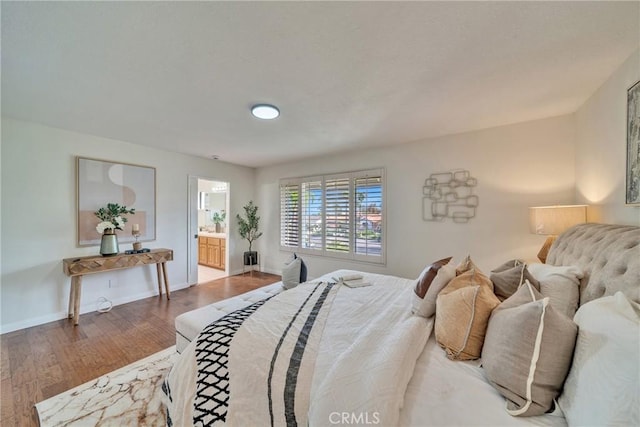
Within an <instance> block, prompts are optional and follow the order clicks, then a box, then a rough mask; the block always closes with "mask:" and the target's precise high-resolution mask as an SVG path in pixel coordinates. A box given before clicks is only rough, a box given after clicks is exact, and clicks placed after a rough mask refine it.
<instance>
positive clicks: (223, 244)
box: [220, 239, 227, 270]
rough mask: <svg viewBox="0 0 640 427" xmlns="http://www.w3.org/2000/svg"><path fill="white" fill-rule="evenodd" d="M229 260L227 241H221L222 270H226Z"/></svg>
mask: <svg viewBox="0 0 640 427" xmlns="http://www.w3.org/2000/svg"><path fill="white" fill-rule="evenodd" d="M226 259H227V245H226V241H225V239H220V268H221V269H223V270H224V269H225V268H226V267H225V263H226Z"/></svg>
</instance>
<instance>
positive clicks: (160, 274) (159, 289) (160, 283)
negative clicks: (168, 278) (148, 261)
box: [156, 263, 162, 297]
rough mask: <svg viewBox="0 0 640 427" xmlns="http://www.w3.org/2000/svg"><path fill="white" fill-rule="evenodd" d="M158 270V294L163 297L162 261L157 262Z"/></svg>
mask: <svg viewBox="0 0 640 427" xmlns="http://www.w3.org/2000/svg"><path fill="white" fill-rule="evenodd" d="M156 270H158V296H160V297H162V273H161V272H160V263H157V264H156Z"/></svg>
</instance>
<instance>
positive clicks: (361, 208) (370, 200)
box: [354, 173, 384, 257]
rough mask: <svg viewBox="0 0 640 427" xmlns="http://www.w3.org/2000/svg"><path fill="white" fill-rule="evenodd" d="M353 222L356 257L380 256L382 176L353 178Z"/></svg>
mask: <svg viewBox="0 0 640 427" xmlns="http://www.w3.org/2000/svg"><path fill="white" fill-rule="evenodd" d="M354 184H355V201H356V210H355V212H356V213H355V222H356V245H355V247H354V252H355V254H357V255H366V256H378V257H379V256H382V234H383V229H382V226H383V219H384V218H383V216H382V212H383V206H382V174H381V173H373V174H371V175H369V174H365V175H364V176H360V177H357V178H355V180H354Z"/></svg>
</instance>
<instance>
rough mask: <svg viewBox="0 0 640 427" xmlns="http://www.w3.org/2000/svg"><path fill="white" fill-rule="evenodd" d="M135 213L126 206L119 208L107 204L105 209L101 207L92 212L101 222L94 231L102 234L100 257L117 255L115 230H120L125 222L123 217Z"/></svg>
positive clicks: (115, 204) (114, 204)
mask: <svg viewBox="0 0 640 427" xmlns="http://www.w3.org/2000/svg"><path fill="white" fill-rule="evenodd" d="M135 211H136V210H135V209H128V208H127V207H126V206H121V205H119V204H117V203H107V207H106V208H104V207H103V208H100V209H98V210H97V211H95V212H94V214H95V215H96V216H97V217H98V218H99V219H100V220H101V222H100V223H99V224H98V225H97V226H96V231H97V232H98V233H100V234H102V240H101V242H100V254H101V255H102V256H112V255H117V253H118V252H119V248H118V236H117V235H116V230H122V228H123V227H124V224H125V223H126V222H127V218H126V217H125V216H124V215H133V214H135V213H136V212H135Z"/></svg>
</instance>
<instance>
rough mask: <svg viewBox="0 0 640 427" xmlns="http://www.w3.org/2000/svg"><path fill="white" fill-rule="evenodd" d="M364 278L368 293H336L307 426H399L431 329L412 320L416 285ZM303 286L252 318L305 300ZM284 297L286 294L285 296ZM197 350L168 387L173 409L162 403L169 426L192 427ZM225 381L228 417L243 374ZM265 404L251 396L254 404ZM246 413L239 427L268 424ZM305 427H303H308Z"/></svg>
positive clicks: (190, 351) (355, 290) (312, 386)
mask: <svg viewBox="0 0 640 427" xmlns="http://www.w3.org/2000/svg"><path fill="white" fill-rule="evenodd" d="M349 273H352V272H350V271H346V270H341V271H338V272H334V273H331V274H330V275H327V276H326V277H323V278H320V279H319V280H323V279H325V280H326V279H329V278H330V277H331V276H332V275H335V274H339V275H345V274H349ZM366 278H367V279H368V280H369V281H370V282H371V283H372V286H367V287H361V288H348V287H346V286H342V285H341V286H339V288H338V290H337V292H336V294H335V298H334V299H333V305H332V306H331V308H330V311H329V313H328V317H327V319H326V323H325V325H324V328H323V334H322V336H321V339H320V346H319V350H318V352H317V354H316V362H315V364H314V365H315V372H314V373H313V375H312V381H311V383H310V386H309V390H308V392H309V393H310V398H309V410H308V417H309V419H308V424H309V425H331V424H335V422H336V421H338V422H339V423H344V421H345V420H346V421H348V422H347V423H348V424H349V425H370V424H374V423H375V424H379V425H397V424H398V417H399V413H400V408H401V406H402V404H403V398H404V393H405V390H406V386H407V383H408V382H409V380H410V378H411V375H412V373H413V370H414V365H415V361H416V359H417V358H418V356H419V355H420V353H421V352H422V349H423V348H424V345H425V343H426V341H427V339H428V337H429V335H430V334H431V331H432V329H433V323H432V321H431V320H427V319H424V318H420V317H416V316H411V315H410V301H411V299H410V296H411V294H410V293H411V292H412V287H413V284H414V282H413V280H407V279H402V278H397V277H392V276H383V275H373V274H367V275H366ZM305 286H311V285H310V284H306V285H302V286H301V287H300V289H298V288H296V289H293V290H289V291H286V292H284V293H283V294H281V295H279V296H277V297H275V298H273V299H272V300H270V301H268V302H267V303H265V304H264V305H263V306H262V307H261V308H260V309H258V311H256V315H257V314H258V313H262V314H261V315H265V314H266V315H267V318H268V311H269V310H275V311H277V310H278V307H280V306H279V305H278V300H279V299H287V298H293V297H294V294H293V293H294V292H303V291H304V287H305ZM287 293H291V294H289V296H287ZM242 330H243V329H242V327H241V329H240V330H239V331H238V333H239V334H242V333H243V332H241V331H242ZM234 339H235V338H234ZM245 342H246V341H245ZM195 343H196V340H194V342H192V343H191V344H190V345H189V346H188V347H187V349H185V351H184V352H183V354H182V356H181V358H180V360H179V361H178V363H177V364H176V365H175V366H174V368H173V369H172V371H171V373H170V374H169V377H168V379H167V382H168V385H169V387H170V390H171V392H170V394H171V402H167V403H168V408H169V412H170V416H171V419H172V421H173V425H180V426H188V425H192V421H193V415H192V414H193V398H194V394H195V381H196V363H195V347H196V344H195ZM234 346H235V343H234V344H232V347H231V350H230V356H229V359H230V360H231V361H233V360H238V358H239V357H241V356H239V355H238V353H234V351H235V350H234ZM239 347H242V346H239ZM247 348H250V346H249V347H247ZM253 350H254V351H256V352H257V351H259V349H253ZM231 366H233V363H232V364H231ZM236 371H238V369H236ZM230 375H231V376H232V380H231V398H230V403H229V408H230V409H231V408H234V407H236V404H235V403H234V400H233V390H234V388H233V382H234V379H233V377H234V375H235V381H236V382H237V381H244V380H242V379H240V380H239V379H238V378H242V377H241V375H242V372H231V374H230ZM236 388H237V389H238V388H239V387H236ZM245 391H246V388H245ZM243 394H246V393H245V392H243ZM259 394H262V393H259ZM296 396H297V395H296ZM243 397H245V398H246V397H247V396H246V395H245V396H243ZM264 398H265V397H264V396H255V399H264ZM245 410H246V406H244V407H243V418H242V424H245V423H247V422H249V423H251V424H254V425H265V424H268V423H269V420H268V419H267V420H264V419H263V418H259V419H252V418H251V414H246V413H244V411H245ZM296 414H297V412H296ZM257 416H258V417H262V416H263V412H260V411H258V415H257ZM345 417H347V418H346V419H345ZM234 419H236V418H235V417H234V416H231V417H228V419H227V421H228V422H227V424H228V425H240V424H241V423H240V421H238V422H237V423H235V424H234V423H233V420H234ZM302 424H306V420H304V421H303V422H302Z"/></svg>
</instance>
